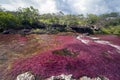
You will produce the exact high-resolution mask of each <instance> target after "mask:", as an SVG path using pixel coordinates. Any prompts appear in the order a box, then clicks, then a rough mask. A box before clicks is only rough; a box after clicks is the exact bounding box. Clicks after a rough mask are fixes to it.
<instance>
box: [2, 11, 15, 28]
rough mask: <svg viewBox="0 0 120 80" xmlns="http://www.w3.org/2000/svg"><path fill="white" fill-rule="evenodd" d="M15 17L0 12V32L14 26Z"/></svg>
mask: <svg viewBox="0 0 120 80" xmlns="http://www.w3.org/2000/svg"><path fill="white" fill-rule="evenodd" d="M16 23H17V22H16V17H15V16H14V15H13V14H11V13H9V12H0V30H4V29H9V28H12V27H15V26H16Z"/></svg>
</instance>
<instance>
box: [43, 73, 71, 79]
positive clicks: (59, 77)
mask: <svg viewBox="0 0 120 80" xmlns="http://www.w3.org/2000/svg"><path fill="white" fill-rule="evenodd" d="M45 80H73V79H72V75H71V74H70V75H65V74H61V75H58V76H51V77H50V78H47V79H45Z"/></svg>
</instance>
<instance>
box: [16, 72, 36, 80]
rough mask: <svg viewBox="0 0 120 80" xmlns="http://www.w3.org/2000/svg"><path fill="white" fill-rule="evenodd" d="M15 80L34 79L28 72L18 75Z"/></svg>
mask: <svg viewBox="0 0 120 80" xmlns="http://www.w3.org/2000/svg"><path fill="white" fill-rule="evenodd" d="M16 80H35V77H34V75H32V74H31V73H30V72H26V73H23V74H20V75H18V76H17V78H16Z"/></svg>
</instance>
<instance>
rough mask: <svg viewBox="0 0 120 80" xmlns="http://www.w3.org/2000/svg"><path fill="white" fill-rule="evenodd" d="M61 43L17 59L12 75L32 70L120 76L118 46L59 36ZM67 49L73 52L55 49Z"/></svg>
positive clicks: (115, 78)
mask: <svg viewBox="0 0 120 80" xmlns="http://www.w3.org/2000/svg"><path fill="white" fill-rule="evenodd" d="M55 39H56V41H58V42H59V43H61V44H59V45H57V46H56V48H53V49H51V50H48V51H46V52H42V53H40V54H37V55H34V56H32V57H29V58H24V59H20V60H16V61H15V62H14V63H13V67H12V70H11V71H12V74H13V75H15V76H16V75H18V74H20V73H22V72H26V71H31V72H32V73H34V74H35V75H36V76H41V77H50V76H53V75H59V74H72V75H73V77H75V78H78V77H81V76H84V75H86V76H89V77H97V76H105V77H107V78H109V79H110V80H119V79H120V53H119V50H117V49H116V48H114V47H112V46H110V45H107V44H99V43H96V42H94V41H92V40H91V39H88V38H84V39H87V40H90V41H89V43H88V44H84V43H82V41H79V40H77V39H76V38H75V37H71V36H57V37H56V38H55ZM64 48H65V49H67V50H69V52H71V54H74V53H75V54H77V55H76V56H71V55H60V54H54V53H53V52H54V51H55V50H59V49H64Z"/></svg>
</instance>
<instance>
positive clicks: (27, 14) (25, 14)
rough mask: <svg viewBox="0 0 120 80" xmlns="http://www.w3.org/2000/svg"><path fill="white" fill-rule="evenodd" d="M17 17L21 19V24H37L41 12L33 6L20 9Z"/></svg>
mask: <svg viewBox="0 0 120 80" xmlns="http://www.w3.org/2000/svg"><path fill="white" fill-rule="evenodd" d="M17 17H18V18H19V22H20V23H21V22H22V21H28V22H29V23H33V22H37V21H38V19H39V11H38V9H35V8H33V7H32V6H30V7H27V8H19V9H18V11H17Z"/></svg>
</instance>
